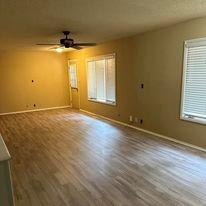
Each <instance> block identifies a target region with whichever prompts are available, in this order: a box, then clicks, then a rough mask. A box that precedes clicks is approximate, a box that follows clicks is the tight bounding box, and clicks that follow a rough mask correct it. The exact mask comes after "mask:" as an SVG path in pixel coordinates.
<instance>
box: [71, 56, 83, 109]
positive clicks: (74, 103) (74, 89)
mask: <svg viewBox="0 0 206 206" xmlns="http://www.w3.org/2000/svg"><path fill="white" fill-rule="evenodd" d="M68 64H69V67H68V70H69V71H68V73H69V85H70V102H71V107H72V108H74V109H79V107H80V102H79V87H78V86H79V84H78V83H79V82H78V68H77V61H75V60H69V62H68Z"/></svg>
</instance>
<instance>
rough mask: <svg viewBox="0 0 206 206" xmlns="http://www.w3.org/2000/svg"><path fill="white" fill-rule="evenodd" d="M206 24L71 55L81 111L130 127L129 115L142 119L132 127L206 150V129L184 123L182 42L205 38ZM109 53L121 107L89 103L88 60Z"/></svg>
mask: <svg viewBox="0 0 206 206" xmlns="http://www.w3.org/2000/svg"><path fill="white" fill-rule="evenodd" d="M205 25H206V18H202V19H197V20H193V21H190V22H185V23H181V24H178V25H175V26H171V27H168V28H164V29H161V30H157V31H153V32H147V33H144V34H141V35H137V36H135V37H131V38H127V39H122V40H117V41H113V42H109V43H106V44H102V45H99V46H96V47H93V48H88V49H84V50H81V51H74V52H70V53H68V58H69V59H77V60H78V64H79V79H80V94H81V95H80V96H81V97H80V107H81V109H84V110H88V111H90V112H94V113H97V114H100V115H104V116H106V117H110V118H113V119H116V120H120V121H122V122H125V123H128V119H129V115H133V116H136V117H138V118H143V124H142V125H141V124H140V123H133V124H134V125H136V126H138V127H142V128H144V129H148V130H150V131H153V132H157V133H160V134H163V135H167V136H170V137H173V138H176V139H178V140H181V141H184V142H187V143H191V144H194V145H197V146H201V147H205V148H206V125H201V124H197V123H191V122H187V121H183V120H180V119H179V116H180V115H179V111H180V97H181V78H182V63H183V59H182V58H183V42H184V41H185V40H187V39H192V38H199V37H206V26H205ZM109 53H116V67H117V106H110V105H105V104H100V103H94V102H90V101H88V100H87V83H86V67H85V66H86V65H85V60H86V58H88V57H92V56H98V55H103V54H109ZM141 83H144V85H145V88H144V89H143V90H141V89H140V84H141Z"/></svg>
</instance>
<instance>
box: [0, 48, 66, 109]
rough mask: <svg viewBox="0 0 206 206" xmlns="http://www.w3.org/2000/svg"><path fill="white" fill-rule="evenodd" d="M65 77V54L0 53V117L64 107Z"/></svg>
mask: <svg viewBox="0 0 206 206" xmlns="http://www.w3.org/2000/svg"><path fill="white" fill-rule="evenodd" d="M67 77H68V76H67V61H66V58H65V54H57V53H54V52H27V53H26V52H12V51H11V52H0V113H6V112H15V111H22V110H29V109H38V108H47V107H56V106H64V105H68V104H69V88H68V78H67ZM32 80H34V82H33V83H32ZM34 104H36V107H34Z"/></svg>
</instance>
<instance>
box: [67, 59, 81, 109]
mask: <svg viewBox="0 0 206 206" xmlns="http://www.w3.org/2000/svg"><path fill="white" fill-rule="evenodd" d="M71 64H76V77H77V93H78V109H80V89H79V69H78V61H77V59H69V60H68V77H69V94H70V105H71V108H73V106H72V87H71V82H70V65H71Z"/></svg>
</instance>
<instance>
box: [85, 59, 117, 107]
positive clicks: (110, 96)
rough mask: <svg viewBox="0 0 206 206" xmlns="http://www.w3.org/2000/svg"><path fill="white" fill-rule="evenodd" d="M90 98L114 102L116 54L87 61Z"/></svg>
mask: <svg viewBox="0 0 206 206" xmlns="http://www.w3.org/2000/svg"><path fill="white" fill-rule="evenodd" d="M87 84H88V99H91V100H95V101H99V102H106V103H111V104H114V103H115V101H116V96H115V95H116V94H115V56H114V55H107V56H102V57H97V58H93V59H90V60H88V61H87Z"/></svg>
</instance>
